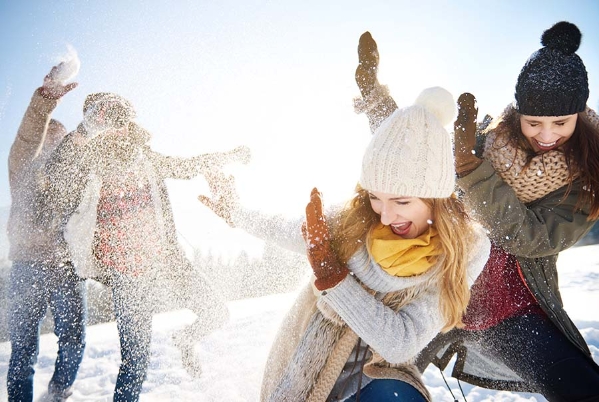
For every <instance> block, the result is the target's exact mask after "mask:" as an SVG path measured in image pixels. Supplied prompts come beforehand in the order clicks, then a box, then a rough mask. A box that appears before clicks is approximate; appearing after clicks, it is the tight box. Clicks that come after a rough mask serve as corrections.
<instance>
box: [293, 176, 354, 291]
mask: <svg viewBox="0 0 599 402" xmlns="http://www.w3.org/2000/svg"><path fill="white" fill-rule="evenodd" d="M302 232H303V235H304V239H305V240H306V247H307V254H308V261H310V265H311V266H312V271H314V275H315V276H316V281H315V282H314V286H316V288H317V289H318V290H321V291H322V290H326V289H330V288H332V287H334V286H335V285H337V284H338V283H339V282H341V281H342V280H343V279H344V278H345V277H346V276H347V274H348V273H349V270H348V269H347V267H346V266H345V265H343V264H341V263H339V261H338V260H337V256H336V255H335V253H334V252H333V250H332V248H331V243H330V237H329V229H328V227H327V222H326V218H325V216H324V214H323V212H322V198H321V196H320V193H319V192H318V189H316V188H314V189H313V190H312V193H311V194H310V202H309V203H308V205H307V206H306V223H305V225H304V226H303V227H302Z"/></svg>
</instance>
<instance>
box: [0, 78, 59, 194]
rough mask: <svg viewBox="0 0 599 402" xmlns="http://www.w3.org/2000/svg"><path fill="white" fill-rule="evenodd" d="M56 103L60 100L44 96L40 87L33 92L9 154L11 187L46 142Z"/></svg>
mask: <svg viewBox="0 0 599 402" xmlns="http://www.w3.org/2000/svg"><path fill="white" fill-rule="evenodd" d="M56 105H58V100H56V99H46V98H44V97H43V96H42V95H41V94H40V90H39V88H38V89H37V90H36V91H35V92H34V93H33V96H32V97H31V102H30V103H29V106H28V107H27V110H26V111H25V115H24V116H23V120H21V125H20V126H19V129H18V131H17V136H16V138H15V140H14V142H13V144H12V146H11V148H10V153H9V156H8V175H9V183H10V185H11V187H12V186H14V185H15V179H16V177H17V176H18V175H19V174H20V173H21V171H22V170H23V169H24V168H25V167H26V166H27V165H28V164H30V163H31V162H32V161H33V159H34V157H35V155H36V153H37V152H38V150H39V149H40V148H41V146H42V144H43V143H44V137H45V134H46V127H47V125H48V122H49V121H50V116H51V115H52V112H53V111H54V109H55V108H56Z"/></svg>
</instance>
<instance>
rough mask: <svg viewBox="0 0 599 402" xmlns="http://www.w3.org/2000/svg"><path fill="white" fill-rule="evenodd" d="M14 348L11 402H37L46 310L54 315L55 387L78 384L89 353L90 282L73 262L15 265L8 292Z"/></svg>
mask: <svg viewBox="0 0 599 402" xmlns="http://www.w3.org/2000/svg"><path fill="white" fill-rule="evenodd" d="M8 303H9V306H8V330H9V337H10V344H11V354H10V362H9V364H8V373H7V377H6V385H7V390H8V400H9V401H19V402H23V401H26V402H27V401H31V400H33V375H34V373H35V370H34V368H33V367H34V365H35V363H36V362H37V356H38V352H39V339H40V325H41V323H42V321H43V319H44V317H45V316H46V310H47V308H48V307H50V311H51V312H52V315H53V316H54V334H55V335H56V336H57V337H58V355H57V358H56V363H55V365H54V375H53V376H52V379H51V380H50V386H51V387H52V388H53V389H55V390H57V391H59V392H60V391H64V390H66V389H68V388H69V387H71V386H72V385H73V382H74V381H75V377H77V370H79V365H80V364H81V359H82V358H83V350H84V349H85V316H86V305H85V282H84V281H83V280H81V279H80V278H79V277H78V276H77V275H76V274H75V271H74V269H73V266H72V265H71V264H65V265H62V266H58V267H57V266H55V265H51V264H48V263H42V262H24V261H14V262H13V264H12V267H11V271H10V284H9V289H8Z"/></svg>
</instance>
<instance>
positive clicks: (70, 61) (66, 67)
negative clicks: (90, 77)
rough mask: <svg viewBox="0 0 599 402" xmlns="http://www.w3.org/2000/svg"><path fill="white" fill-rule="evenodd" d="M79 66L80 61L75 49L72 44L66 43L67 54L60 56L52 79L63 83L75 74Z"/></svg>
mask: <svg viewBox="0 0 599 402" xmlns="http://www.w3.org/2000/svg"><path fill="white" fill-rule="evenodd" d="M80 66H81V61H79V56H78V55H77V51H76V50H75V49H74V48H73V47H72V46H70V45H67V54H66V55H65V56H64V57H62V58H61V60H60V64H59V65H58V68H57V69H56V70H55V71H54V74H53V76H52V80H53V81H57V82H60V83H61V84H64V83H65V82H67V81H68V80H70V79H72V78H73V77H75V76H76V75H77V73H78V72H79V67H80Z"/></svg>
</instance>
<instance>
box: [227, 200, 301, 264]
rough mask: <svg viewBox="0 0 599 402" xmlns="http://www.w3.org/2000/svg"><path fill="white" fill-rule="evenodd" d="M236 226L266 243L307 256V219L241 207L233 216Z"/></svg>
mask: <svg viewBox="0 0 599 402" xmlns="http://www.w3.org/2000/svg"><path fill="white" fill-rule="evenodd" d="M232 219H233V221H234V222H235V226H236V227H238V228H240V229H243V230H245V231H246V232H247V233H249V234H251V235H252V236H255V237H257V238H259V239H262V240H264V241H268V242H272V243H275V244H277V245H278V246H280V247H283V248H285V249H288V250H290V251H294V252H296V253H300V254H306V243H305V241H304V238H303V237H302V231H301V227H302V223H303V222H304V220H305V217H303V216H301V217H299V218H287V217H285V216H283V215H268V214H265V213H263V212H261V211H257V210H250V209H245V208H243V207H239V208H238V209H237V210H236V211H234V212H233V214H232Z"/></svg>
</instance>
